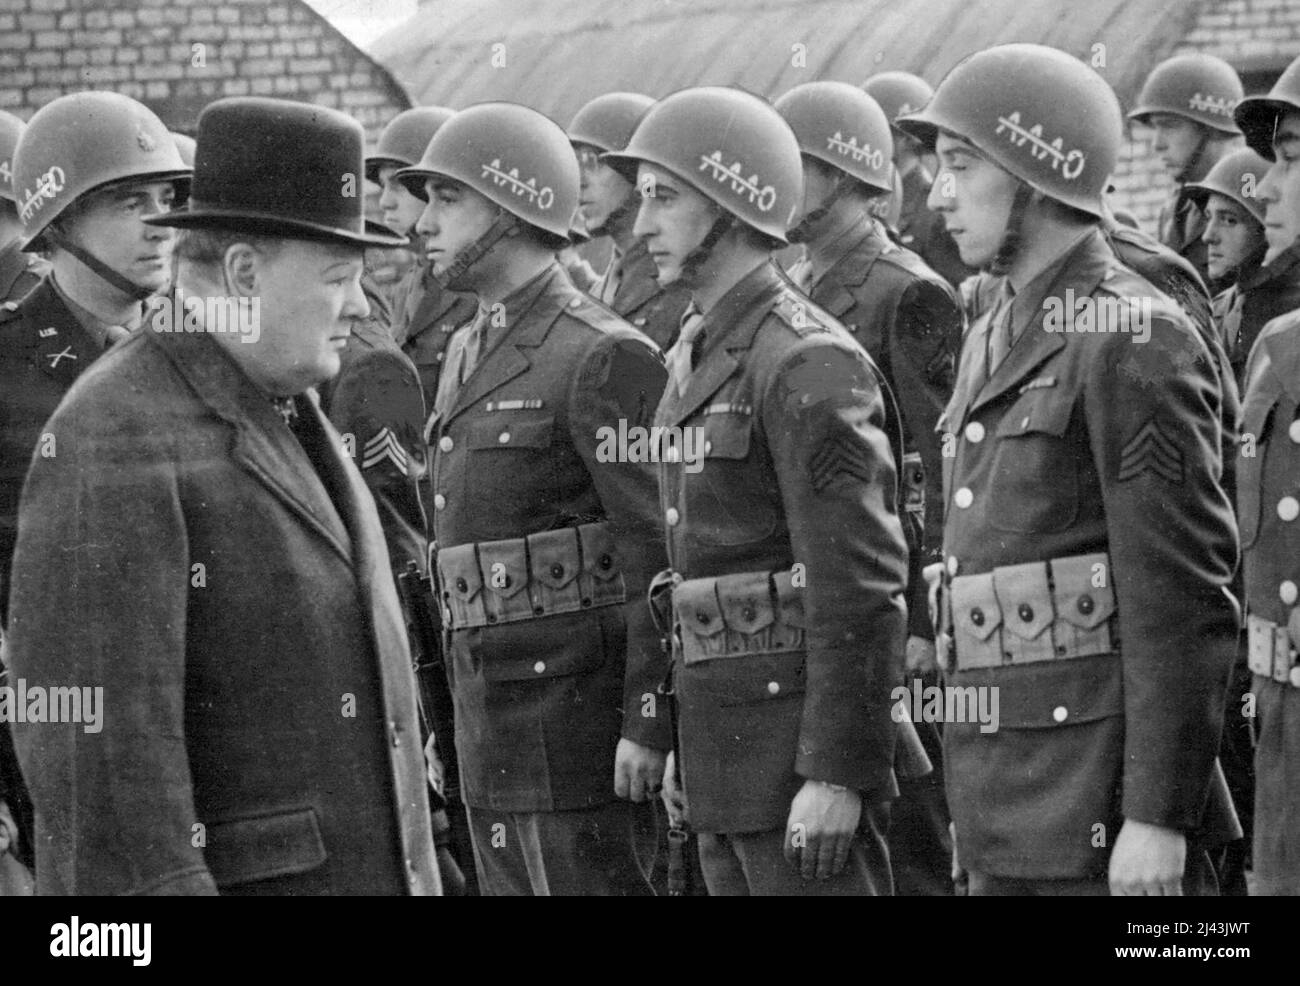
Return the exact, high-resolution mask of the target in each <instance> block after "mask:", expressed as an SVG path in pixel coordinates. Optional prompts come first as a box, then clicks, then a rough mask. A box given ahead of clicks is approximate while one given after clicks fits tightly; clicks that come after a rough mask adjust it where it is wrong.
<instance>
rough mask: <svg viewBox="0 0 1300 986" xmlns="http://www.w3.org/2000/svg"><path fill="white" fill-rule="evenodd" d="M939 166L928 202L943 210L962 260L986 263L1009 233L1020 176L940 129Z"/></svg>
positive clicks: (937, 150) (937, 146) (937, 151)
mask: <svg viewBox="0 0 1300 986" xmlns="http://www.w3.org/2000/svg"><path fill="white" fill-rule="evenodd" d="M935 153H936V154H937V155H938V158H939V172H938V174H937V175H936V176H935V179H934V184H933V185H931V186H930V196H929V198H928V199H926V204H927V205H928V206H929V207H930V208H931V209H932V210H934V211H935V212H937V213H939V214H940V215H942V216H943V221H944V225H945V226H946V227H947V228H948V232H949V234H950V235H951V236H952V238H953V241H954V242H955V243H956V244H957V250H958V252H959V253H960V254H961V259H962V263H964V264H966V265H967V266H969V267H987V266H988V265H989V264H990V263H992V262H993V260H994V258H995V257H996V256H997V254H998V249H999V248H1000V247H1001V246H1002V241H1003V238H1004V237H1005V236H1006V232H1007V223H1008V222H1010V220H1011V206H1012V203H1013V202H1014V201H1015V197H1016V186H1017V180H1016V178H1014V177H1013V176H1012V175H1011V174H1010V173H1009V172H1007V171H1004V170H1003V169H1002V168H999V167H998V166H997V165H996V164H994V163H993V162H992V161H990V160H989V159H988V158H986V157H985V156H984V155H983V154H981V153H980V152H979V151H978V150H976V149H975V148H974V147H972V146H971V145H970V144H968V143H967V142H966V141H964V140H960V139H958V138H957V137H953V136H950V135H949V134H945V133H940V134H939V137H938V140H937V141H936V142H935Z"/></svg>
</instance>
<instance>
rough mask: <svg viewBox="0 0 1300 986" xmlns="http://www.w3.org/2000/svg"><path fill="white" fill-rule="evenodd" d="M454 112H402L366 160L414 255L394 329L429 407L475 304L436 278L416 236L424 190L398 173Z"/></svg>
mask: <svg viewBox="0 0 1300 986" xmlns="http://www.w3.org/2000/svg"><path fill="white" fill-rule="evenodd" d="M454 113H455V111H454V110H450V109H447V108H446V107H443V106H417V107H415V108H414V109H410V110H405V111H403V112H401V113H398V114H397V116H395V117H393V119H392V120H390V121H389V123H388V126H386V127H385V128H384V130H383V132H382V133H381V134H380V135H379V143H378V144H377V145H376V146H375V149H374V150H373V151H371V153H370V154H369V155H368V156H367V157H366V178H367V179H368V180H369V181H371V182H374V183H375V184H376V185H378V186H379V187H380V188H381V189H382V194H381V195H380V197H379V208H380V212H381V215H382V218H383V221H384V224H385V225H387V226H388V227H389V228H390V229H393V230H396V231H397V232H398V233H400V234H402V235H403V236H408V237H410V240H411V249H412V250H413V251H414V252H415V257H416V260H415V265H414V266H413V267H412V268H411V269H410V270H409V271H408V272H407V273H406V276H405V277H404V278H403V279H402V281H401V282H400V283H399V284H398V286H397V289H396V290H395V291H394V293H393V304H392V320H391V325H390V328H391V331H392V335H393V338H394V339H396V340H397V343H398V345H400V346H401V347H402V351H403V352H404V353H406V355H407V356H409V357H410V358H411V361H412V362H413V363H415V368H416V370H417V371H418V372H419V375H420V389H421V391H422V392H423V394H424V402H425V405H426V406H429V405H432V403H433V396H434V394H436V393H437V392H438V375H439V373H440V372H441V371H442V364H443V360H444V359H445V357H446V352H447V341H448V340H449V339H450V338H451V334H452V332H454V331H455V330H456V329H458V328H460V326H462V325H464V324H466V323H467V322H468V321H469V320H470V319H472V318H473V317H474V311H475V304H474V299H473V298H471V297H470V296H469V295H467V294H458V293H457V292H455V291H451V290H449V289H447V288H446V287H445V286H444V285H442V284H440V283H439V282H438V279H437V278H436V277H435V276H434V274H433V271H432V268H431V267H430V265H429V262H428V259H427V258H426V257H425V256H424V252H423V250H422V249H421V247H420V241H419V237H418V236H417V234H416V232H415V224H416V222H417V221H418V220H419V218H420V214H421V213H422V212H423V211H424V206H425V200H424V189H423V188H422V187H414V186H412V187H408V186H407V185H405V184H403V183H402V182H400V181H398V180H397V179H396V178H395V177H394V175H396V173H397V172H398V171H399V170H400V169H402V168H409V167H410V166H411V165H413V164H414V163H415V162H416V161H418V160H420V156H421V155H422V154H423V153H424V149H425V148H426V147H428V146H429V141H430V140H432V139H433V135H434V134H435V133H437V132H438V128H439V127H440V126H442V125H443V124H444V123H446V122H447V121H448V120H449V119H451V117H452V116H453V115H454Z"/></svg>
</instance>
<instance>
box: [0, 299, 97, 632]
mask: <svg viewBox="0 0 1300 986" xmlns="http://www.w3.org/2000/svg"><path fill="white" fill-rule="evenodd" d="M102 353H103V349H102V348H101V347H100V346H98V345H96V343H95V341H94V340H93V339H92V338H91V337H90V335H89V333H87V332H86V330H85V329H84V328H82V326H81V323H80V322H79V321H77V318H76V316H75V315H73V314H72V312H71V311H69V310H68V306H67V305H65V304H64V303H63V300H62V299H61V298H60V297H59V294H58V292H57V291H55V289H54V285H53V284H52V283H51V282H50V281H49V280H48V279H47V280H45V281H43V282H42V283H41V284H40V286H39V287H37V288H36V289H35V290H33V291H32V292H31V293H30V294H29V295H28V296H27V297H26V298H25V299H24V301H23V302H22V303H21V304H20V305H19V306H18V307H17V308H16V309H14V310H12V311H0V616H3V613H4V606H5V601H6V599H7V596H8V590H9V563H10V559H11V558H12V556H13V550H14V542H15V540H16V539H17V536H18V531H17V525H18V499H19V495H20V494H21V493H22V488H23V480H24V478H26V476H27V469H28V466H29V465H30V464H31V461H32V455H33V453H35V452H37V451H38V449H37V446H38V445H39V444H40V443H41V440H42V435H44V434H46V430H45V427H44V426H45V422H46V420H47V419H48V418H49V417H50V415H51V414H53V413H54V409H55V408H56V407H58V406H59V401H61V400H62V399H63V395H64V394H65V393H67V391H68V388H69V387H71V386H72V382H73V381H74V380H76V379H77V377H78V376H80V375H81V373H82V371H83V370H85V369H86V368H87V367H88V366H90V364H91V363H92V362H93V361H94V360H96V359H98V358H99V356H100V355H101V354H102ZM57 451H58V445H57V442H56V443H55V444H54V445H53V446H51V445H50V444H49V441H48V440H47V441H46V443H45V454H46V455H47V456H48V455H50V454H52V453H57Z"/></svg>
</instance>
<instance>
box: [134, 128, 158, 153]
mask: <svg viewBox="0 0 1300 986" xmlns="http://www.w3.org/2000/svg"><path fill="white" fill-rule="evenodd" d="M135 142H136V143H137V144H139V145H140V150H142V151H144V152H145V153H146V154H149V153H151V152H153V151H155V150H157V148H158V141H156V140H154V139H153V138H152V137H150V136H149V135H148V134H147V133H145V132H144V127H141V128H140V129H138V130H137V131H136V132H135Z"/></svg>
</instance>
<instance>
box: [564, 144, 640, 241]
mask: <svg viewBox="0 0 1300 986" xmlns="http://www.w3.org/2000/svg"><path fill="white" fill-rule="evenodd" d="M574 151H575V153H576V154H577V155H578V166H579V172H578V173H579V175H580V178H581V182H580V185H579V192H578V208H579V209H580V210H581V212H582V220H583V222H584V223H585V224H586V226H587V232H589V233H590V234H591V235H592V236H605V235H606V234H608V233H610V232H611V230H610V229H609V228H608V227H607V224H608V223H609V220H610V217H611V216H612V215H613V214H614V212H615V211H616V210H617V209H618V208H619V206H621V205H622V204H623V203H624V202H626V201H627V200H628V196H630V195H631V194H632V193H633V191H634V188H633V185H632V183H631V182H630V181H628V180H627V179H626V178H624V177H623V176H622V175H621V174H619V173H618V172H617V171H615V170H614V169H613V168H611V167H610V166H609V165H608V164H605V163H604V162H602V161H601V160H600V153H601V152H600V151H599V150H598V149H597V148H595V147H591V146H590V145H588V144H576V145H574Z"/></svg>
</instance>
